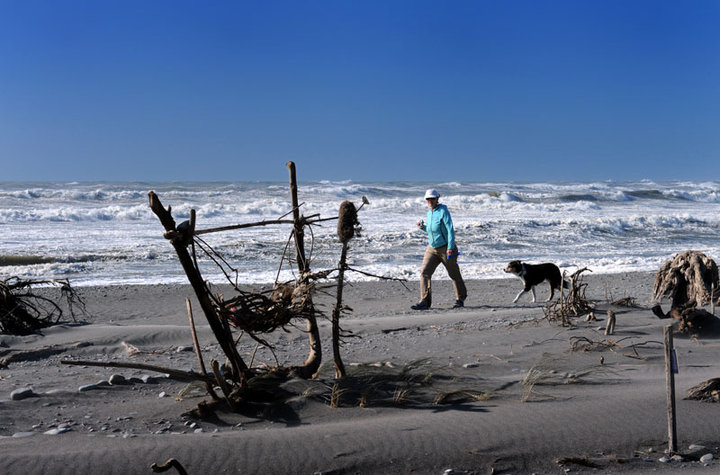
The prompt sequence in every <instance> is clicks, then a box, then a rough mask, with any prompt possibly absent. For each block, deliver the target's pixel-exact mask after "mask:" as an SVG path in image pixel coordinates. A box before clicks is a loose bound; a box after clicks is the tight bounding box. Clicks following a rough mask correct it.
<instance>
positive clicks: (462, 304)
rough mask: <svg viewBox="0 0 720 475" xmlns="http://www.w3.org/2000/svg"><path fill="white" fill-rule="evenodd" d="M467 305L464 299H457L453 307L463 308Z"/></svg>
mask: <svg viewBox="0 0 720 475" xmlns="http://www.w3.org/2000/svg"><path fill="white" fill-rule="evenodd" d="M464 306H465V302H463V301H462V300H456V301H455V305H453V308H463V307H464Z"/></svg>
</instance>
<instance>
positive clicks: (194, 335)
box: [185, 298, 220, 401]
mask: <svg viewBox="0 0 720 475" xmlns="http://www.w3.org/2000/svg"><path fill="white" fill-rule="evenodd" d="M185 304H186V306H187V312H188V318H189V319H190V331H191V332H192V340H193V346H194V347H195V354H196V355H197V357H198V361H199V362H200V372H201V373H202V375H203V376H207V371H205V363H204V362H203V357H202V353H201V352H200V343H199V342H198V337H197V332H196V331H195V319H194V318H193V312H192V304H191V303H190V299H188V298H186V299H185ZM205 387H206V388H207V392H208V394H210V397H212V398H213V399H214V400H215V401H219V400H220V398H219V397H218V395H217V394H215V390H214V389H213V385H212V383H211V382H210V381H205Z"/></svg>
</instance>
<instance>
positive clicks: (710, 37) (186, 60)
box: [0, 0, 720, 181]
mask: <svg viewBox="0 0 720 475" xmlns="http://www.w3.org/2000/svg"><path fill="white" fill-rule="evenodd" d="M719 25H720V1H717V0H692V1H674V0H673V1H666V0H617V1H616V0H602V1H591V0H567V1H564V0H549V1H539V0H533V1H523V0H514V1H513V0H509V1H500V0H494V1H481V0H472V1H440V0H436V1H424V0H407V1H404V0H362V1H361V0H353V1H348V0H332V1H330V0H327V1H326V0H309V1H301V0H293V1H274V0H268V1H257V0H253V1H212V0H202V1H200V0H198V1H183V0H142V1H136V0H117V1H115V0H0V165H1V166H0V181H17V180H63V181H64V180H83V181H84V180H161V181H165V180H191V179H192V180H232V181H235V180H280V181H282V180H286V179H287V170H286V169H285V167H284V165H285V162H286V161H288V160H293V161H295V162H296V163H297V165H298V173H299V177H300V179H301V181H302V180H319V179H330V180H344V179H350V180H355V181H362V180H423V181H439V180H442V181H448V180H452V181H486V180H487V181H504V180H519V181H535V180H538V181H540V180H542V181H545V180H558V181H564V180H581V181H587V180H604V179H614V180H625V179H642V178H648V179H656V180H670V179H691V180H705V179H720V165H719V163H720V26H719Z"/></svg>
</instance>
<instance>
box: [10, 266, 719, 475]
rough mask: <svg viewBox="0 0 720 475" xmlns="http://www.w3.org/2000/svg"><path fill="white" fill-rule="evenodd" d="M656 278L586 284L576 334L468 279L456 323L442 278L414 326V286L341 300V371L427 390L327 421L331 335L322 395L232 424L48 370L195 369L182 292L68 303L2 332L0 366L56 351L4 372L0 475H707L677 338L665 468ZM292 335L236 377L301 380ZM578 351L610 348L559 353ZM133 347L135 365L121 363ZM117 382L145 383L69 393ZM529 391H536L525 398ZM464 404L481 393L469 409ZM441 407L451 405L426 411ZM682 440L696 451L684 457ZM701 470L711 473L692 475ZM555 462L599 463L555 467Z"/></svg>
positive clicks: (713, 445)
mask: <svg viewBox="0 0 720 475" xmlns="http://www.w3.org/2000/svg"><path fill="white" fill-rule="evenodd" d="M653 278H654V275H653V274H649V273H638V274H622V275H592V274H590V275H588V277H586V281H587V282H588V288H587V297H588V298H590V299H592V300H593V301H595V302H596V303H597V305H598V311H597V316H598V319H599V321H597V322H586V321H584V320H580V319H578V320H577V321H576V322H575V323H576V326H575V327H574V328H565V327H562V326H559V325H557V324H549V323H548V322H547V321H546V320H544V319H543V316H544V314H543V303H542V302H539V303H537V304H532V303H530V298H531V297H530V295H525V296H523V297H522V298H521V300H520V302H519V303H518V304H516V305H513V304H512V303H511V302H512V300H513V298H514V297H515V295H516V294H517V292H518V291H519V287H520V283H519V282H518V281H517V280H514V279H503V280H484V281H472V282H468V291H469V298H468V300H467V302H466V307H465V308H464V309H460V310H451V309H450V307H451V306H452V303H453V301H454V299H453V295H452V291H451V288H450V285H449V282H448V281H437V282H435V283H434V286H435V288H434V304H435V307H434V308H433V309H431V310H429V311H424V312H414V311H412V310H410V305H411V304H412V303H414V302H415V301H416V299H417V282H411V283H408V286H409V287H410V290H407V289H405V288H404V287H403V286H402V285H401V284H399V283H397V282H373V283H357V284H353V285H352V286H349V287H346V288H345V298H344V301H345V303H346V304H347V305H349V306H350V307H352V308H353V310H354V311H353V313H352V314H350V315H348V316H346V317H345V318H344V319H343V322H342V323H343V328H344V329H345V330H348V331H351V332H352V333H354V334H355V335H356V336H358V337H360V338H351V339H348V340H347V341H346V342H345V345H344V346H343V349H342V357H343V360H344V362H345V364H346V366H347V369H348V372H349V375H350V376H351V377H352V378H354V379H353V380H354V381H357V380H358V378H360V375H362V374H364V375H367V374H370V373H372V374H374V375H375V377H376V380H378V379H379V378H381V377H384V378H386V380H390V381H392V382H393V383H394V384H395V385H401V383H402V382H403V381H405V380H408V381H409V380H410V379H411V378H410V377H409V376H414V377H415V378H416V379H415V380H414V381H416V383H417V380H419V379H422V377H423V376H425V381H426V383H427V384H424V385H421V384H415V385H410V386H408V390H407V391H404V392H403V391H396V392H395V393H394V394H384V393H382V392H381V391H380V390H378V391H376V392H372V391H370V395H369V397H368V398H367V400H366V401H365V404H364V407H360V399H359V398H358V397H357V394H355V395H353V393H352V392H349V391H348V392H340V403H339V405H340V407H331V406H330V404H329V401H328V399H329V396H330V394H331V388H332V386H333V384H334V383H335V381H334V380H333V377H334V368H333V366H332V350H331V345H330V340H329V338H330V331H329V330H330V327H329V322H327V321H322V322H321V332H322V338H323V351H324V355H323V367H322V369H321V372H320V375H319V378H318V379H317V380H314V381H299V380H293V381H290V382H287V383H286V384H284V385H283V389H285V390H287V391H288V392H289V394H290V395H291V396H292V397H290V398H289V399H288V400H287V401H286V404H284V405H274V406H268V407H266V408H264V409H263V410H261V411H257V412H255V413H253V414H244V415H242V414H236V413H230V412H228V411H219V412H217V418H216V419H214V420H211V421H207V420H203V421H198V420H192V419H189V418H187V417H184V416H183V413H185V412H187V411H188V410H190V409H192V408H194V407H195V406H196V405H197V404H198V403H199V402H200V401H203V400H209V397H208V396H207V395H206V393H203V391H202V389H201V388H194V387H190V386H189V385H188V383H186V382H181V381H175V380H172V379H167V378H164V377H161V375H159V374H157V373H150V372H148V371H138V370H132V369H115V368H100V367H90V366H68V365H62V364H61V363H60V361H61V360H63V359H74V360H79V359H82V360H92V361H115V362H121V361H125V362H133V363H146V364H154V365H159V366H165V367H171V368H176V369H186V370H190V369H195V370H196V371H197V369H198V363H197V358H196V356H195V353H194V352H193V351H192V350H191V347H192V340H191V333H190V329H189V324H188V318H187V314H186V311H185V297H188V296H190V295H191V290H190V288H189V287H187V286H163V285H161V286H117V287H97V288H81V289H79V290H80V291H81V293H82V295H83V297H84V298H85V299H86V300H87V302H88V310H89V312H90V315H91V318H90V319H89V322H90V323H89V324H85V325H70V324H68V325H59V326H55V327H52V328H49V329H46V330H44V331H43V332H42V333H41V334H38V335H33V336H28V337H12V336H0V355H2V357H6V356H8V355H10V354H13V353H17V352H19V351H22V350H29V349H36V348H41V347H48V346H52V347H53V348H54V349H57V350H58V352H56V353H55V354H51V355H45V356H43V357H38V358H35V359H32V360H25V361H23V360H21V361H16V362H12V363H10V364H9V365H8V366H7V367H6V368H4V369H0V388H1V391H0V457H1V459H2V464H1V465H2V469H1V470H0V472H2V473H9V474H30V473H38V474H39V473H45V474H47V473H67V474H71V473H72V474H77V473H103V474H105V473H118V474H120V473H122V474H126V473H151V472H150V468H149V467H150V465H151V464H152V463H163V462H164V461H165V460H166V459H168V458H170V457H173V458H176V459H177V460H178V461H180V462H181V463H182V465H183V466H184V467H185V468H186V469H187V470H188V472H189V473H190V474H200V473H206V474H210V473H268V474H270V473H273V474H274V473H299V474H312V473H315V472H319V473H410V472H412V473H422V474H424V473H428V474H442V473H443V472H445V471H446V470H448V469H453V470H454V473H479V474H487V473H492V470H494V473H518V474H522V473H563V472H564V468H568V469H570V470H571V472H572V473H615V472H626V473H649V472H657V471H659V472H668V471H669V472H678V473H708V474H709V473H718V471H720V462H718V461H717V458H718V457H720V404H712V403H703V402H697V401H691V400H686V399H684V396H685V394H686V392H687V390H688V389H689V388H690V387H692V386H694V385H696V384H698V383H700V382H702V381H705V380H708V379H710V378H716V377H720V340H719V339H717V338H701V339H698V340H694V339H691V338H687V337H683V336H680V335H676V337H675V346H676V349H677V353H678V359H679V365H680V371H679V374H678V375H677V378H676V388H677V389H676V394H677V420H678V442H679V444H678V445H679V452H680V453H681V454H683V455H684V461H682V462H681V461H672V462H669V463H663V462H660V461H659V459H660V458H661V457H663V456H664V453H663V451H664V450H665V449H666V448H667V413H666V396H665V394H666V392H665V384H666V383H665V373H664V364H665V363H664V350H663V345H662V342H663V328H664V326H665V325H666V324H668V323H669V322H668V321H667V320H659V319H657V318H656V317H655V316H654V315H653V314H652V313H651V312H650V311H649V306H650V305H649V303H650V295H651V289H652V283H653ZM537 295H538V300H539V301H541V300H544V299H545V297H546V296H547V288H546V286H545V285H544V284H543V285H541V286H540V287H539V288H538V289H537ZM624 297H633V298H635V299H636V302H637V305H638V306H637V307H634V308H627V307H614V310H615V311H616V312H617V327H616V332H615V334H614V335H612V336H605V335H604V328H605V318H606V314H605V312H606V310H607V309H608V308H610V305H609V302H610V301H612V300H617V299H620V298H624ZM317 301H318V302H325V304H326V305H325V308H326V310H328V312H327V313H329V309H330V305H329V303H330V302H331V301H332V299H331V298H329V297H327V296H324V297H323V296H320V297H318V299H317ZM665 306H666V307H667V303H665ZM194 309H195V316H196V322H198V324H199V336H200V340H201V345H202V347H203V348H204V351H205V359H206V362H207V361H209V359H210V358H211V357H215V358H218V359H220V357H221V353H220V350H219V348H218V347H217V344H216V342H215V340H214V339H213V338H212V334H211V333H210V331H209V328H208V326H207V324H206V322H205V320H204V317H203V315H202V313H201V312H200V310H199V307H198V306H197V305H195V306H194ZM299 327H300V328H298V329H292V328H291V329H290V331H289V332H282V331H279V332H275V333H274V334H272V335H271V336H270V337H269V340H270V341H271V343H273V344H275V345H276V350H275V356H274V355H273V353H272V352H270V351H268V350H267V349H263V348H261V349H259V350H257V352H255V350H256V345H255V342H253V341H252V340H250V339H249V338H247V337H245V338H243V339H241V343H240V345H239V348H240V351H241V354H242V355H243V357H245V358H246V361H248V362H249V361H251V359H252V355H253V354H254V360H253V361H254V363H253V364H254V365H255V366H257V365H261V364H263V363H267V364H269V365H275V364H276V360H275V357H277V362H279V363H280V364H281V365H297V364H301V363H302V362H303V361H304V360H305V358H306V357H307V354H308V345H307V337H306V335H305V334H304V333H303V331H302V328H304V324H302V323H301V324H300V325H299ZM583 338H586V339H587V340H583ZM610 340H611V341H610ZM573 341H575V342H583V341H585V342H586V343H587V342H593V343H603V342H604V343H611V345H612V343H614V344H615V345H614V346H612V347H611V348H607V347H606V348H604V349H602V348H595V349H592V350H591V351H571V342H573ZM77 343H82V344H83V345H75V344H77ZM73 345H75V346H73ZM127 345H132V346H134V347H136V348H137V349H139V350H140V351H141V353H140V354H138V355H136V356H129V355H128V353H127V348H128V346H127ZM188 349H190V350H191V351H187V350H188ZM178 350H181V351H178ZM182 350H185V351H182ZM601 363H602V364H601ZM403 370H404V371H405V372H404V373H403ZM114 374H118V375H123V376H125V377H126V378H128V379H129V378H132V377H141V376H143V375H149V374H151V375H153V376H155V377H156V379H155V381H154V382H153V381H151V382H149V383H143V382H135V383H132V384H125V385H112V386H99V387H97V388H96V389H92V390H87V391H82V392H81V391H79V388H80V387H81V386H84V385H88V384H94V383H98V382H99V381H107V380H108V379H109V378H110V376H111V375H114ZM528 375H534V377H535V382H536V384H534V385H532V384H530V385H527V384H525V385H524V384H523V380H524V379H525V378H526V377H527V376H528ZM364 381H369V379H367V377H366V378H365V379H364ZM398 387H400V386H398ZM21 388H32V390H33V397H29V398H27V399H22V400H11V393H12V392H13V391H15V390H17V389H21ZM181 394H182V395H181ZM470 394H473V395H477V394H482V395H483V396H482V397H481V398H480V399H479V400H476V399H473V398H471V397H468V395H470ZM180 395H181V396H180ZM443 396H445V397H446V398H448V403H445V404H436V403H435V400H436V398H439V397H443ZM58 429H59V430H58ZM48 431H50V432H52V431H55V432H63V431H65V432H63V433H60V434H56V435H52V434H46V432H48ZM693 444H694V445H695V446H702V447H703V448H693V449H690V446H691V445H693ZM706 454H714V457H715V459H714V460H712V461H710V462H708V463H702V462H699V461H697V459H698V458H699V457H700V456H702V455H706ZM560 457H573V458H576V459H577V460H581V459H582V460H585V461H587V462H588V463H589V464H592V465H594V467H591V466H588V465H582V464H578V463H573V462H568V463H566V464H565V465H563V466H561V465H559V464H558V463H556V459H558V458H560ZM170 473H174V472H170Z"/></svg>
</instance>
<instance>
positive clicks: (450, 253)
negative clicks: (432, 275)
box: [447, 249, 458, 259]
mask: <svg viewBox="0 0 720 475" xmlns="http://www.w3.org/2000/svg"><path fill="white" fill-rule="evenodd" d="M457 255H458V250H457V249H448V250H447V258H448V259H454V258H456V257H457Z"/></svg>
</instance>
